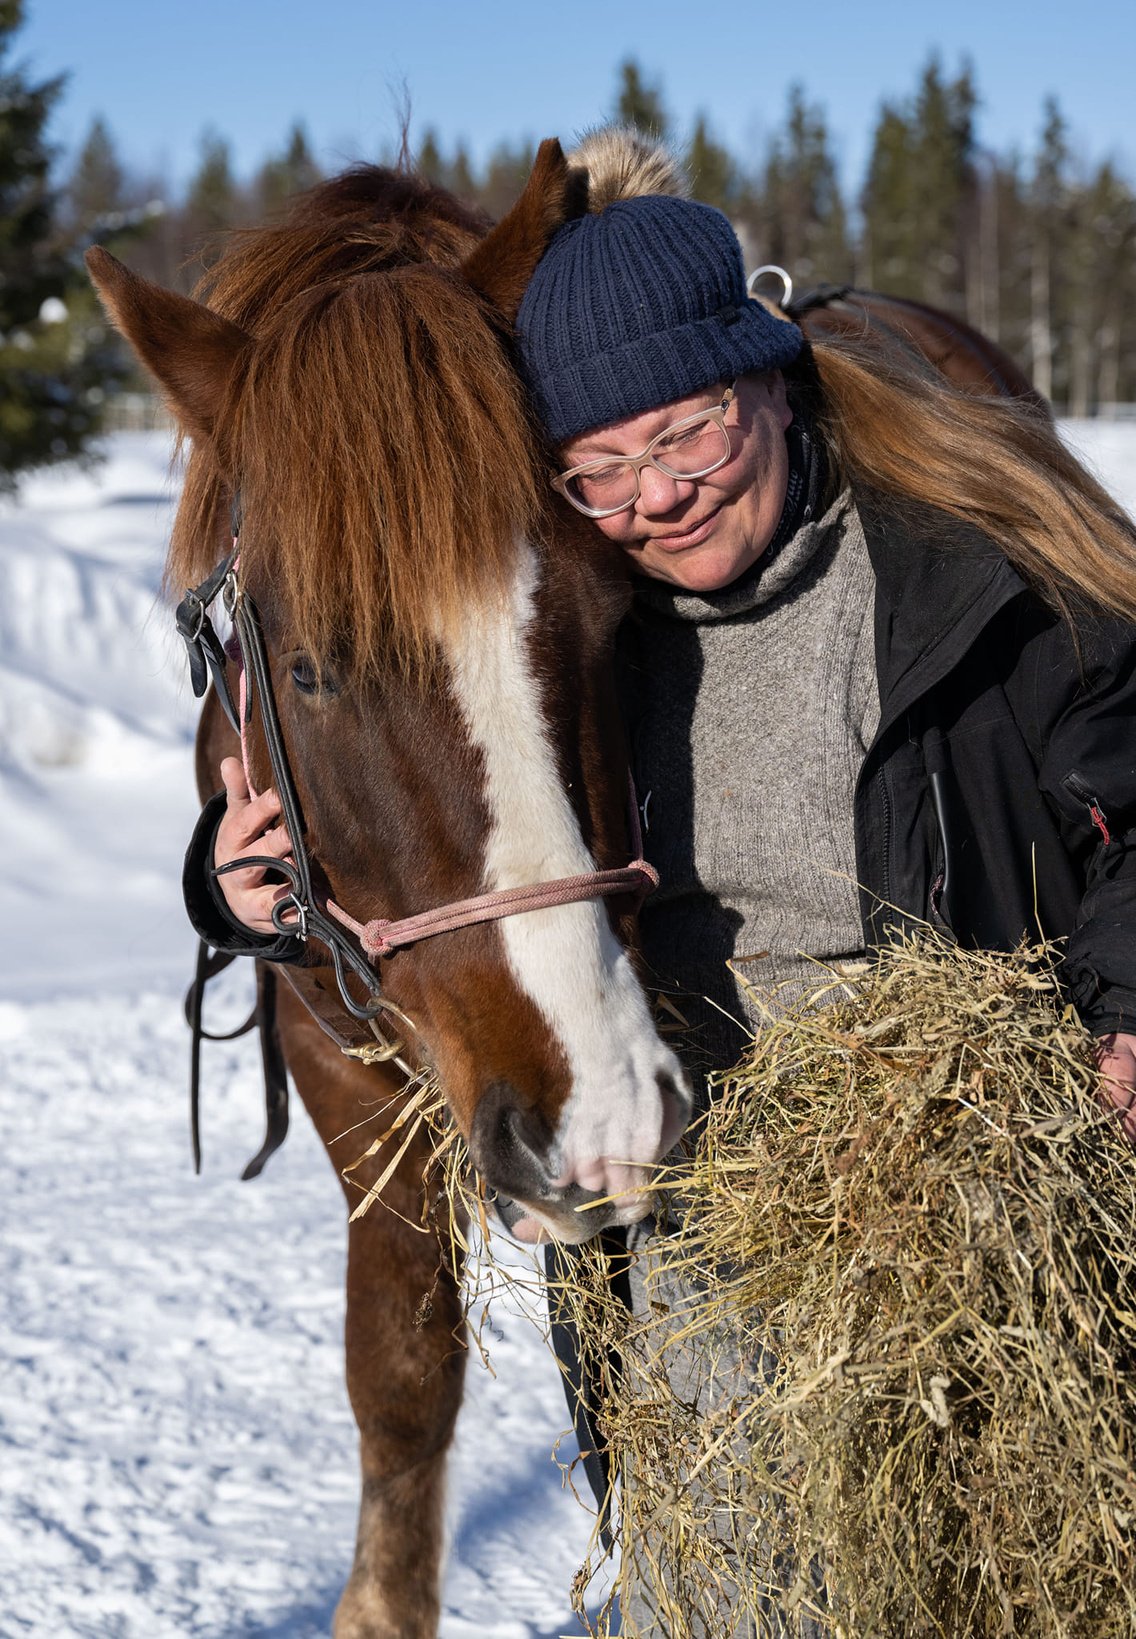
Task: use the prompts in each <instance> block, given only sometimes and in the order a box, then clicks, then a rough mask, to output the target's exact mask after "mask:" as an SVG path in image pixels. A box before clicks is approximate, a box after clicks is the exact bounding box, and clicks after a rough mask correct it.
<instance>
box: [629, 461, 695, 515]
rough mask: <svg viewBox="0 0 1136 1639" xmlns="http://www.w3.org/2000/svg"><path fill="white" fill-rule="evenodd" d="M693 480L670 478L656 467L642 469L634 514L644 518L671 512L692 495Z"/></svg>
mask: <svg viewBox="0 0 1136 1639" xmlns="http://www.w3.org/2000/svg"><path fill="white" fill-rule="evenodd" d="M696 483H697V479H695V478H670V477H668V476H667V474H666V473H665V472H660V471H659V469H658V467H643V468H642V470H641V471H640V473H639V499H638V501H636V503H635V510H636V512H638V513H640V514H641V515H642V516H643V517H645V518H650V517H654V516H655V515H656V514H657V513H658V514H661V513H666V512H673V511H674V509H675V507H676V506H681V504H682V503H683V501H687V500H689V499H690V497H691V496H692V495H693V494H694V487H695V484H696Z"/></svg>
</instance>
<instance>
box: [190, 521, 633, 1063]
mask: <svg viewBox="0 0 1136 1639" xmlns="http://www.w3.org/2000/svg"><path fill="white" fill-rule="evenodd" d="M238 557H239V552H238V542H237V537H236V534H235V533H234V539H233V550H232V551H231V552H230V554H229V555H228V557H226V558H225V559H224V560H223V561H222V562H221V563H219V564H218V565H217V567H216V568H215V569H214V570H213V571H212V573H211V574H210V575H208V576H207V577H206V579H205V580H203V581H202V582H201V584H200V585H199V586H197V587H195V588H194V589H193V590H191V591H188V592H187V593H186V595H185V597H184V598H183V599H182V601H181V603H180V604H179V605H178V609H177V616H176V619H177V629H178V631H179V633H180V634H181V636H182V638H183V639H184V641H185V645H186V649H187V650H188V653H189V668H190V680H191V683H192V687H193V692H194V694H195V695H196V696H197V697H198V698H200V697H201V696H202V695H203V694H204V693H205V690H206V687H207V685H208V681H209V678H210V677H212V680H213V686H214V688H215V689H216V691H217V697H218V699H219V701H220V704H221V707H222V710H223V711H224V713H225V716H226V717H227V718H228V720H229V723H230V724H231V725H232V727H233V729H234V730H235V731H236V733H237V734H238V735H239V736H240V740H241V754H242V757H243V758H244V762H245V773H246V776H247V774H248V725H249V723H250V722H251V719H252V702H253V698H254V696H255V697H256V698H257V699H258V700H259V703H260V719H261V727H262V729H263V732H264V738H265V742H266V745H267V748H268V759H269V763H270V765H271V768H272V779H273V784H274V786H275V789H276V791H277V793H278V795H279V797H280V807H281V817H282V819H283V822H284V824H285V826H286V828H287V831H288V836H289V838H290V839H291V842H292V859H293V861H294V863H293V862H290V861H287V860H281V859H279V858H277V857H275V856H274V855H268V854H251V855H245V856H244V857H242V858H241V859H235V860H231V861H230V862H229V863H228V864H227V865H219V866H215V867H214V873H215V875H217V876H223V875H225V874H227V873H228V872H230V871H239V870H245V869H247V868H248V867H249V866H250V865H256V866H262V867H266V868H268V869H271V870H274V871H279V872H280V873H281V874H282V875H283V876H284V877H285V879H286V881H287V883H288V887H289V892H288V893H287V894H286V895H285V897H284V898H282V899H280V900H278V901H277V903H276V904H275V905H274V906H273V907H272V921H273V925H274V926H275V927H276V928H277V930H278V931H279V932H280V933H282V934H289V935H292V936H293V937H297V938H300V939H303V940H308V939H317V940H318V941H319V942H320V944H322V945H325V946H326V947H327V949H328V952H329V954H330V956H331V960H332V965H333V967H334V970H335V979H336V984H337V986H338V989H339V994H340V996H341V998H342V1000H343V1005H344V1006H345V1007H346V1008H347V1010H348V1012H349V1013H350V1014H351V1015H352V1016H353V1017H354V1018H356V1019H359V1020H360V1021H362V1022H363V1023H366V1024H368V1025H369V1026H370V1028H371V1029H372V1030H373V1031H374V1032H375V1034H376V1035H378V1034H379V1032H378V1031H377V1029H376V1027H375V1025H374V1022H373V1021H374V1020H375V1019H376V1018H377V1017H378V1015H379V1014H380V1013H382V1012H384V1011H386V1012H394V1013H395V1014H397V1016H398V1017H399V1018H400V1019H401V1020H402V1021H403V1022H407V1021H406V1020H405V1015H403V1014H402V1013H401V1010H400V1009H398V1008H395V1007H394V1006H393V1004H392V1003H391V1002H389V1001H388V1000H387V999H386V997H385V996H384V994H383V991H382V987H381V985H380V983H379V977H378V974H377V973H376V971H375V968H374V966H373V965H372V963H373V960H374V959H375V958H378V957H389V956H391V955H393V954H394V953H395V952H396V951H398V950H401V949H405V948H406V947H407V946H409V945H413V944H417V943H418V942H419V941H420V940H422V939H430V938H433V937H434V936H435V935H436V934H439V933H449V932H452V931H453V930H454V929H456V928H464V927H471V926H473V925H474V924H475V923H480V922H495V921H499V920H500V919H501V918H502V917H505V916H517V915H520V914H523V913H524V912H526V911H533V910H545V909H548V908H549V907H551V906H555V905H571V904H578V903H580V902H581V901H583V900H588V899H603V898H609V897H611V896H613V895H617V894H635V895H637V896H638V897H639V898H642V897H643V896H644V895H646V894H648V893H650V892H651V891H652V889H654V888H656V887H657V886H658V881H659V879H658V875H657V873H656V871H655V869H654V867H653V866H651V865H649V864H648V863H647V861H646V860H645V859H644V858H643V857H642V839H641V835H640V827H639V810H638V806H637V804H636V801H635V796H634V791H632V793H631V805H630V806H631V839H632V845H633V847H634V849H635V857H634V858H633V859H632V860H631V862H630V863H629V864H628V865H625V866H621V867H618V868H617V869H614V870H606V871H588V872H585V873H582V874H581V875H578V876H568V877H559V878H557V879H555V880H553V881H550V882H537V883H531V884H529V885H527V886H525V887H520V888H503V889H499V890H497V891H495V892H492V893H484V894H477V895H476V896H474V897H473V898H471V899H461V900H457V901H455V902H454V903H452V904H449V905H441V906H438V907H437V908H436V909H434V910H427V911H421V912H419V913H418V914H417V915H415V916H408V917H404V918H402V919H401V920H398V921H394V920H391V919H389V918H386V917H376V918H374V919H372V920H371V921H368V922H359V921H357V920H356V919H355V918H354V917H352V916H350V915H348V913H347V912H346V911H345V910H343V908H342V907H341V906H339V905H337V904H336V903H335V901H334V900H333V899H331V898H328V897H326V896H321V895H318V894H317V893H316V890H315V888H314V885H313V881H312V864H313V861H312V857H311V855H310V854H309V852H308V850H307V847H306V846H305V834H304V823H303V818H302V815H301V812H300V803H299V799H298V797H297V795H296V785H295V781H294V780H293V778H292V771H291V767H290V765H289V762H288V753H287V748H286V747H285V744H284V737H283V734H282V732H281V728H280V717H279V713H278V711H277V709H276V697H275V694H274V691H273V687H272V673H271V668H270V666H269V662H268V652H267V649H266V647H265V642H264V631H263V627H262V625H261V620H260V612H259V610H258V609H257V606H256V603H255V601H254V599H253V598H252V596H251V595H250V594H249V593H248V592H247V591H245V590H244V589H243V588H242V587H241V585H240V581H239V575H238V569H239V563H238ZM218 594H220V595H221V598H222V601H223V603H224V606H225V610H226V612H227V613H228V615H229V618H230V620H231V621H232V624H233V631H234V634H235V636H236V640H237V646H238V655H237V660H238V664H239V666H240V673H241V687H240V703H239V705H238V704H237V703H236V702H234V700H233V695H232V690H231V689H230V687H229V679H228V675H227V672H226V661H227V659H228V658H229V657H228V654H227V651H226V648H225V646H224V645H223V644H222V642H221V641H220V639H219V638H218V636H217V632H216V629H215V628H214V625H213V622H212V619H211V618H210V614H209V610H210V607H211V605H212V604H213V603H214V601H215V600H216V598H217V596H218ZM249 790H250V793H252V784H251V782H250V784H249ZM253 794H255V793H253ZM285 918H293V919H290V920H285ZM349 975H354V977H355V978H356V979H357V980H358V981H359V982H360V983H361V984H362V986H363V988H364V990H365V991H366V994H367V1000H366V1001H363V1002H359V1001H357V1000H356V999H355V997H354V996H353V995H352V994H351V991H350V989H349V987H348V976H349ZM392 1056H396V1055H394V1054H392Z"/></svg>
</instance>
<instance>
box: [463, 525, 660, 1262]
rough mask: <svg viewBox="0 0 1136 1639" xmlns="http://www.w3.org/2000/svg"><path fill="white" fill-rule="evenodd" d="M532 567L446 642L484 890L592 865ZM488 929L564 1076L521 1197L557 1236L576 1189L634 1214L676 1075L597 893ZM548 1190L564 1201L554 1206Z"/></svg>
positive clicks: (568, 1219) (576, 1228)
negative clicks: (546, 711)
mask: <svg viewBox="0 0 1136 1639" xmlns="http://www.w3.org/2000/svg"><path fill="white" fill-rule="evenodd" d="M538 576H539V570H538V564H537V559H536V555H535V553H533V551H532V550H531V548H528V547H525V548H523V549H522V551H521V553H520V555H519V564H518V573H517V576H516V579H515V582H514V585H513V587H512V592H511V607H498V608H492V607H483V608H481V609H477V610H471V611H470V613H469V618H468V621H467V622H465V623H464V624H463V629H462V631H461V632H460V633H456V634H450V635H449V636H448V637H447V642H446V647H447V658H448V660H449V663H450V667H451V672H452V677H453V686H454V692H455V696H456V699H457V702H458V705H459V707H460V709H461V712H462V715H463V718H464V720H465V723H466V727H467V728H468V731H469V734H470V737H471V739H472V740H473V742H474V744H475V745H476V746H477V747H478V749H479V750H480V752H481V754H482V756H483V759H484V764H485V771H486V786H487V791H486V799H487V804H488V808H489V816H490V830H489V836H488V840H487V843H486V852H485V867H484V887H485V889H486V890H487V891H488V890H494V889H503V888H516V887H521V886H524V885H525V884H528V883H533V882H545V881H550V880H553V879H554V878H557V877H563V876H575V875H578V874H582V873H585V872H590V871H594V870H595V869H596V863H595V860H594V859H593V858H592V856H591V854H590V853H589V851H588V849H587V848H586V847H585V845H584V840H583V836H582V835H581V831H580V826H579V823H578V820H577V817H576V813H575V811H574V809H573V806H572V802H571V800H570V798H569V795H568V793H567V792H566V791H565V789H564V786H563V784H562V781H561V777H560V774H559V771H558V768H557V759H556V754H555V751H554V749H553V746H552V743H551V740H550V737H549V732H548V727H547V725H546V723H545V720H544V716H543V712H542V708H541V699H540V688H539V684H538V680H537V678H536V677H535V675H534V672H533V666H532V662H531V658H530V655H529V651H528V646H527V644H526V640H525V639H526V632H527V630H528V628H529V627H530V625H531V623H532V621H533V618H534V612H535V611H534V594H535V591H536V587H537V583H538ZM498 927H499V929H500V932H501V938H502V940H503V941H504V946H505V952H506V956H507V959H508V962H509V966H510V969H511V971H512V975H513V978H514V980H515V981H516V983H517V984H518V985H519V986H520V988H521V989H522V990H523V991H524V992H525V993H526V994H527V995H528V996H529V997H530V998H531V999H532V1001H533V1002H535V1004H536V1006H537V1007H538V1009H539V1010H540V1012H541V1014H542V1015H543V1017H544V1019H545V1020H546V1022H547V1024H548V1027H549V1029H550V1031H551V1033H552V1035H553V1037H554V1039H555V1040H556V1042H557V1043H558V1045H559V1047H560V1049H561V1050H562V1052H563V1055H564V1058H565V1060H566V1061H567V1064H568V1067H569V1072H570V1078H571V1079H570V1089H569V1093H568V1097H567V1100H566V1102H565V1103H564V1106H563V1108H562V1111H561V1114H560V1118H559V1124H558V1127H557V1130H556V1132H555V1135H554V1137H553V1141H552V1144H551V1146H550V1149H549V1152H548V1154H547V1157H546V1158H545V1159H546V1161H547V1171H548V1182H549V1184H550V1186H551V1189H550V1190H549V1191H548V1192H542V1193H544V1195H545V1198H544V1200H543V1201H542V1202H541V1201H531V1200H526V1201H525V1202H524V1205H525V1207H526V1208H528V1209H530V1210H531V1212H532V1219H539V1220H542V1221H543V1223H544V1224H545V1225H546V1226H548V1227H550V1228H551V1229H552V1231H553V1233H554V1234H555V1235H557V1236H558V1237H559V1238H560V1239H563V1240H576V1239H584V1238H586V1234H585V1232H584V1230H583V1229H582V1227H580V1226H582V1223H583V1220H582V1218H581V1216H580V1215H579V1214H576V1215H575V1216H573V1205H574V1204H575V1203H578V1202H580V1201H581V1200H582V1199H583V1197H584V1196H592V1197H596V1196H598V1197H606V1196H615V1197H619V1199H618V1200H617V1201H616V1202H615V1208H616V1210H615V1216H614V1221H617V1222H620V1223H633V1222H636V1221H637V1220H638V1219H640V1218H642V1217H645V1216H646V1215H647V1213H648V1212H649V1211H650V1209H651V1205H652V1200H651V1196H650V1193H649V1190H648V1188H647V1186H648V1184H649V1181H650V1177H651V1172H652V1169H653V1167H654V1164H655V1163H656V1162H657V1161H659V1160H660V1159H661V1158H662V1157H663V1156H664V1155H665V1154H666V1153H667V1151H668V1150H669V1149H671V1147H672V1146H673V1145H674V1143H675V1142H676V1140H677V1139H678V1137H679V1135H680V1133H681V1132H682V1129H683V1128H684V1126H685V1125H686V1122H687V1120H688V1119H689V1116H690V1110H691V1095H690V1090H689V1085H688V1083H687V1080H686V1077H685V1075H684V1073H683V1071H682V1069H681V1068H680V1066H679V1063H678V1061H677V1059H676V1058H675V1056H674V1054H673V1053H672V1052H671V1051H670V1049H669V1048H668V1047H666V1046H665V1045H664V1044H663V1042H661V1041H660V1039H659V1037H658V1035H657V1033H656V1031H655V1027H654V1024H653V1022H652V1019H651V1014H650V1010H649V1008H648V1006H647V1001H646V998H645V996H644V994H643V990H642V988H641V986H640V984H639V981H638V979H637V978H636V976H635V973H634V971H633V969H632V966H631V962H630V960H629V958H628V955H627V952H626V951H625V950H624V949H623V948H622V946H621V945H620V943H619V941H618V939H617V938H616V937H615V934H614V933H613V931H612V927H611V923H610V920H609V918H608V914H607V910H606V908H605V906H604V904H603V903H602V901H600V900H596V899H592V900H586V901H584V902H583V903H581V904H575V905H561V906H556V907H554V908H552V909H548V910H537V911H527V912H525V913H524V914H522V915H519V916H510V917H507V918H505V919H504V920H503V921H501V922H499V923H498ZM560 1192H567V1196H568V1200H567V1201H566V1202H563V1203H559V1208H558V1206H557V1204H554V1202H555V1201H556V1197H557V1196H558V1195H559V1194H560ZM532 1219H530V1220H528V1221H525V1220H522V1221H521V1223H520V1224H518V1225H516V1226H515V1232H517V1233H519V1234H520V1235H521V1236H522V1238H527V1239H535V1238H536V1234H537V1227H538V1226H537V1224H536V1223H535V1222H533V1221H532Z"/></svg>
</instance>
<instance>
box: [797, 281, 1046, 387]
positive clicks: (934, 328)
mask: <svg viewBox="0 0 1136 1639" xmlns="http://www.w3.org/2000/svg"><path fill="white" fill-rule="evenodd" d="M783 312H784V315H785V316H786V317H787V318H791V319H793V320H794V321H795V322H796V323H797V324H799V325H800V327H801V329H802V330H803V331H804V332H805V335H806V336H807V337H808V338H809V340H810V341H821V342H823V341H827V340H828V339H829V338H830V337H834V336H856V335H864V334H866V333H868V332H869V331H871V332H873V333H874V334H876V335H880V334H884V335H887V336H890V337H892V338H894V339H895V340H898V341H902V342H903V343H904V344H905V345H906V346H908V347H913V348H914V349H915V350H916V352H918V353H921V354H922V355H923V356H924V358H926V359H928V360H929V361H930V362H931V363H932V364H933V365H934V366H935V367H936V369H937V370H939V371H940V372H941V373H942V374H943V375H944V376H946V377H947V379H948V380H949V381H951V382H952V383H953V384H954V385H955V386H956V387H961V388H963V389H964V390H965V391H968V392H973V393H984V394H990V395H991V396H993V397H995V398H1018V399H1022V400H1024V401H1025V402H1026V403H1027V404H1032V405H1033V406H1034V408H1035V409H1037V410H1040V411H1041V412H1042V413H1043V414H1045V415H1048V414H1050V407H1049V404H1048V403H1047V402H1046V400H1045V399H1044V398H1043V397H1042V395H1041V394H1040V393H1039V392H1038V391H1037V388H1036V387H1035V386H1034V385H1033V383H1032V382H1031V381H1030V379H1029V377H1028V376H1027V375H1026V374H1025V372H1024V371H1023V370H1022V369H1021V368H1020V367H1019V366H1018V365H1017V364H1016V363H1015V362H1014V360H1013V359H1012V358H1011V357H1010V355H1009V354H1008V353H1007V352H1006V350H1005V348H1003V347H999V345H998V343H997V342H993V341H991V340H990V338H989V336H984V335H983V334H982V332H981V331H980V330H976V329H975V328H974V326H973V325H971V324H967V323H966V321H965V320H964V319H959V318H956V317H955V316H954V315H953V314H950V313H944V312H942V311H941V310H940V309H939V308H937V307H929V306H928V305H927V303H926V302H917V301H913V300H911V298H910V297H907V296H884V295H881V294H880V292H879V291H876V290H857V289H855V288H854V287H853V286H851V285H818V286H817V287H816V288H815V289H813V290H808V291H806V292H805V293H804V294H803V295H801V296H798V297H796V298H795V299H792V300H790V301H788V302H787V304H786V305H785V307H784V309H783Z"/></svg>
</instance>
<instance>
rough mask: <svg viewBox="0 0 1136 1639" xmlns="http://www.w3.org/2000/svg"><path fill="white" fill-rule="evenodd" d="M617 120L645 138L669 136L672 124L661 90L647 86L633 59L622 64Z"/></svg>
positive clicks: (616, 108) (617, 100) (617, 101)
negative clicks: (670, 124)
mask: <svg viewBox="0 0 1136 1639" xmlns="http://www.w3.org/2000/svg"><path fill="white" fill-rule="evenodd" d="M615 117H616V119H618V120H621V121H622V122H623V124H624V125H633V126H635V128H636V130H638V131H642V132H643V134H644V136H648V137H665V136H666V134H667V129H668V125H669V121H668V119H667V112H666V109H665V108H664V106H663V94H662V90H661V88H660V87H659V86H657V85H647V84H646V82H645V81H644V79H643V76H642V74H641V73H640V70H639V64H638V63H637V62H636V61H635V59H634V57H628V58H627V60H626V61H625V62H622V63H621V64H620V65H619V96H618V98H617V99H616V104H615Z"/></svg>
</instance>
